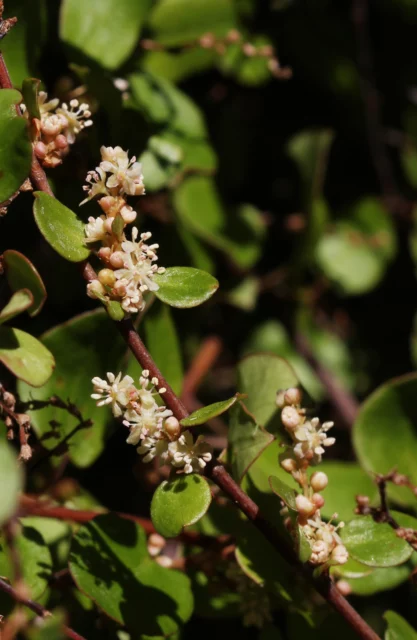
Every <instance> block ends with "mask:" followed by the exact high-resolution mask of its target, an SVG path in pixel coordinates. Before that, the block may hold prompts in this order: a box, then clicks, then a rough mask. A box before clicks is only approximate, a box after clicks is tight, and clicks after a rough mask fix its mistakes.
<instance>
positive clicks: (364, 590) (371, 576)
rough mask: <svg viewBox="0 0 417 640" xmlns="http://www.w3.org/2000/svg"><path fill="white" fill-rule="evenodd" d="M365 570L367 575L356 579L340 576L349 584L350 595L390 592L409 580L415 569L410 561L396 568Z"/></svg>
mask: <svg viewBox="0 0 417 640" xmlns="http://www.w3.org/2000/svg"><path fill="white" fill-rule="evenodd" d="M361 566H365V565H361ZM367 569H369V570H370V571H369V573H367V574H364V575H362V576H358V577H353V576H352V577H351V576H346V577H344V576H343V574H342V577H343V579H344V580H346V581H347V583H348V584H349V586H350V588H351V590H352V594H355V595H358V596H372V595H374V594H375V593H380V592H381V591H391V590H392V589H395V588H396V587H398V586H399V585H400V584H402V583H403V582H405V581H406V580H409V578H410V576H411V574H412V572H413V571H414V569H415V563H414V562H412V560H411V559H410V560H408V562H404V564H400V565H398V566H397V567H387V568H386V569H381V568H376V569H373V568H371V567H367Z"/></svg>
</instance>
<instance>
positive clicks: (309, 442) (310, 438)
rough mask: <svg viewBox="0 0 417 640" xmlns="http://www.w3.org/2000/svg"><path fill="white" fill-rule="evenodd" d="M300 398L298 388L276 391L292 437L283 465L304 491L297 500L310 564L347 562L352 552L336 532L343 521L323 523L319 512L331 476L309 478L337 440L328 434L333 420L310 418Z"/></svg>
mask: <svg viewBox="0 0 417 640" xmlns="http://www.w3.org/2000/svg"><path fill="white" fill-rule="evenodd" d="M301 401H302V394H301V391H300V390H299V389H287V390H286V391H284V392H278V394H277V406H278V407H279V408H280V409H281V421H282V424H283V425H284V428H285V430H286V432H287V434H288V435H289V436H290V438H291V440H292V444H291V445H290V446H287V447H286V450H285V452H284V453H283V454H281V456H280V462H281V466H282V468H283V469H284V470H285V471H286V472H287V473H290V474H291V475H292V477H293V478H294V480H295V481H296V482H297V483H298V484H299V486H300V487H301V489H302V491H303V493H301V494H299V495H297V497H296V499H295V506H296V510H297V520H296V524H297V526H298V527H300V528H301V529H302V532H303V534H304V537H305V538H306V539H307V541H308V542H309V544H310V547H311V556H310V562H311V564H314V565H322V566H323V565H325V566H331V565H335V564H344V563H345V562H347V560H348V557H349V555H348V552H347V550H346V548H345V546H344V545H343V543H342V540H341V538H340V537H339V535H338V533H337V532H338V530H339V529H341V528H342V527H343V526H344V523H343V522H340V523H339V524H338V525H337V526H335V525H333V524H332V521H330V522H324V521H323V520H322V519H321V515H320V509H321V508H322V507H323V505H324V498H323V496H322V495H321V493H320V491H323V489H325V488H326V486H327V484H328V477H327V476H326V474H325V473H323V472H322V471H316V472H314V473H313V474H312V475H311V477H310V478H309V477H308V475H307V469H308V467H309V466H310V465H314V464H318V463H319V462H321V458H322V455H323V453H324V452H325V449H324V447H330V446H331V445H332V444H334V443H335V438H329V437H328V436H327V432H328V431H329V430H330V429H331V428H332V427H333V422H324V423H323V424H321V423H320V420H319V419H318V418H312V419H311V420H308V419H307V418H306V411H305V409H303V408H302V407H301ZM333 518H337V514H334V516H333ZM287 524H288V526H289V528H290V529H293V523H292V522H291V520H290V519H288V520H287Z"/></svg>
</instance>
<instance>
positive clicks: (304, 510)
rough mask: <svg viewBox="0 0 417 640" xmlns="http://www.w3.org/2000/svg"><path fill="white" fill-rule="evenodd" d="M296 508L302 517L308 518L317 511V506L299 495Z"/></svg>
mask: <svg viewBox="0 0 417 640" xmlns="http://www.w3.org/2000/svg"><path fill="white" fill-rule="evenodd" d="M295 506H296V507H297V511H298V513H299V514H300V516H304V517H306V518H308V516H311V515H313V513H315V512H316V511H317V507H316V505H315V504H314V503H313V502H311V500H309V499H308V498H306V497H305V496H303V495H298V496H297V497H296V499H295Z"/></svg>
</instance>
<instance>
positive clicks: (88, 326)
mask: <svg viewBox="0 0 417 640" xmlns="http://www.w3.org/2000/svg"><path fill="white" fill-rule="evenodd" d="M42 341H43V343H44V344H45V345H46V346H47V347H48V348H49V349H51V351H52V352H53V354H54V355H55V358H56V370H55V372H54V375H53V377H52V378H51V379H50V380H49V382H48V384H46V385H45V386H43V387H42V389H39V390H36V391H34V390H33V389H29V388H28V387H27V386H26V385H23V384H21V385H19V392H20V394H21V396H22V398H23V399H24V400H27V399H29V398H30V397H33V398H34V399H38V400H46V399H48V398H50V397H51V396H53V395H58V396H60V397H62V398H63V399H64V400H66V399H67V398H69V399H70V400H71V402H73V403H74V404H75V405H76V406H77V407H78V409H79V410H80V411H81V413H82V415H83V417H84V418H85V419H87V418H90V419H91V420H92V421H93V423H94V424H93V426H92V427H90V428H87V429H82V430H80V431H79V432H78V433H76V434H75V435H74V436H72V437H71V439H70V441H69V455H70V458H71V460H72V461H73V462H74V463H75V464H76V465H78V466H80V467H85V466H88V465H90V464H91V463H92V462H93V461H94V460H95V459H96V458H97V457H98V456H99V455H100V453H101V452H102V450H103V448H104V444H105V440H106V438H107V436H108V435H109V433H110V432H111V427H110V425H112V426H113V428H114V427H115V422H114V419H113V418H112V417H111V413H110V411H109V410H108V408H106V407H97V406H96V403H95V401H94V400H93V399H92V398H91V397H90V395H91V393H93V387H92V384H91V379H92V378H93V377H94V376H97V375H98V376H101V377H105V374H106V371H112V370H113V371H115V373H116V374H117V373H118V371H119V369H118V367H119V366H121V364H122V363H121V359H122V358H123V355H124V353H125V347H124V343H123V341H122V339H121V338H120V336H119V335H118V333H117V332H116V330H115V328H114V326H113V323H112V322H111V320H110V319H109V318H108V316H107V315H106V313H105V312H104V310H102V309H98V310H96V311H93V312H88V313H85V314H83V315H80V316H76V317H75V318H72V319H71V320H70V321H69V322H67V323H64V324H62V325H58V326H57V327H55V328H53V329H51V330H50V331H48V332H47V333H45V334H44V335H43V337H42ZM103 345H106V348H105V349H103ZM118 363H120V365H119V364H118ZM31 419H32V425H33V428H34V430H35V432H36V434H37V436H38V437H39V438H41V440H42V444H43V446H44V447H46V448H47V449H53V448H55V447H56V446H57V445H58V444H59V442H61V441H62V440H63V439H64V438H65V437H66V436H68V435H69V434H70V433H71V432H72V431H73V429H74V428H75V427H76V426H77V424H78V420H77V419H76V418H75V417H74V416H71V415H70V414H69V413H67V412H66V411H64V410H63V409H59V408H57V407H47V408H45V409H40V410H37V411H33V412H31ZM51 421H54V422H56V423H58V426H57V427H55V428H54V429H52V428H51V426H50V422H51Z"/></svg>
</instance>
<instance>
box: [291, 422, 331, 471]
mask: <svg viewBox="0 0 417 640" xmlns="http://www.w3.org/2000/svg"><path fill="white" fill-rule="evenodd" d="M333 424H334V423H333V422H325V423H324V424H322V425H320V421H319V419H318V418H313V419H312V420H306V421H305V422H304V423H303V424H302V425H301V426H299V427H298V428H297V429H296V430H295V431H294V440H295V441H297V444H296V445H295V447H294V454H295V455H296V456H297V458H304V457H305V456H310V457H311V459H312V460H313V462H315V463H319V462H321V456H322V454H323V453H324V448H323V447H330V446H331V445H333V444H334V443H335V442H336V439H335V438H328V437H327V431H328V430H329V429H331V428H332V427H333Z"/></svg>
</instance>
